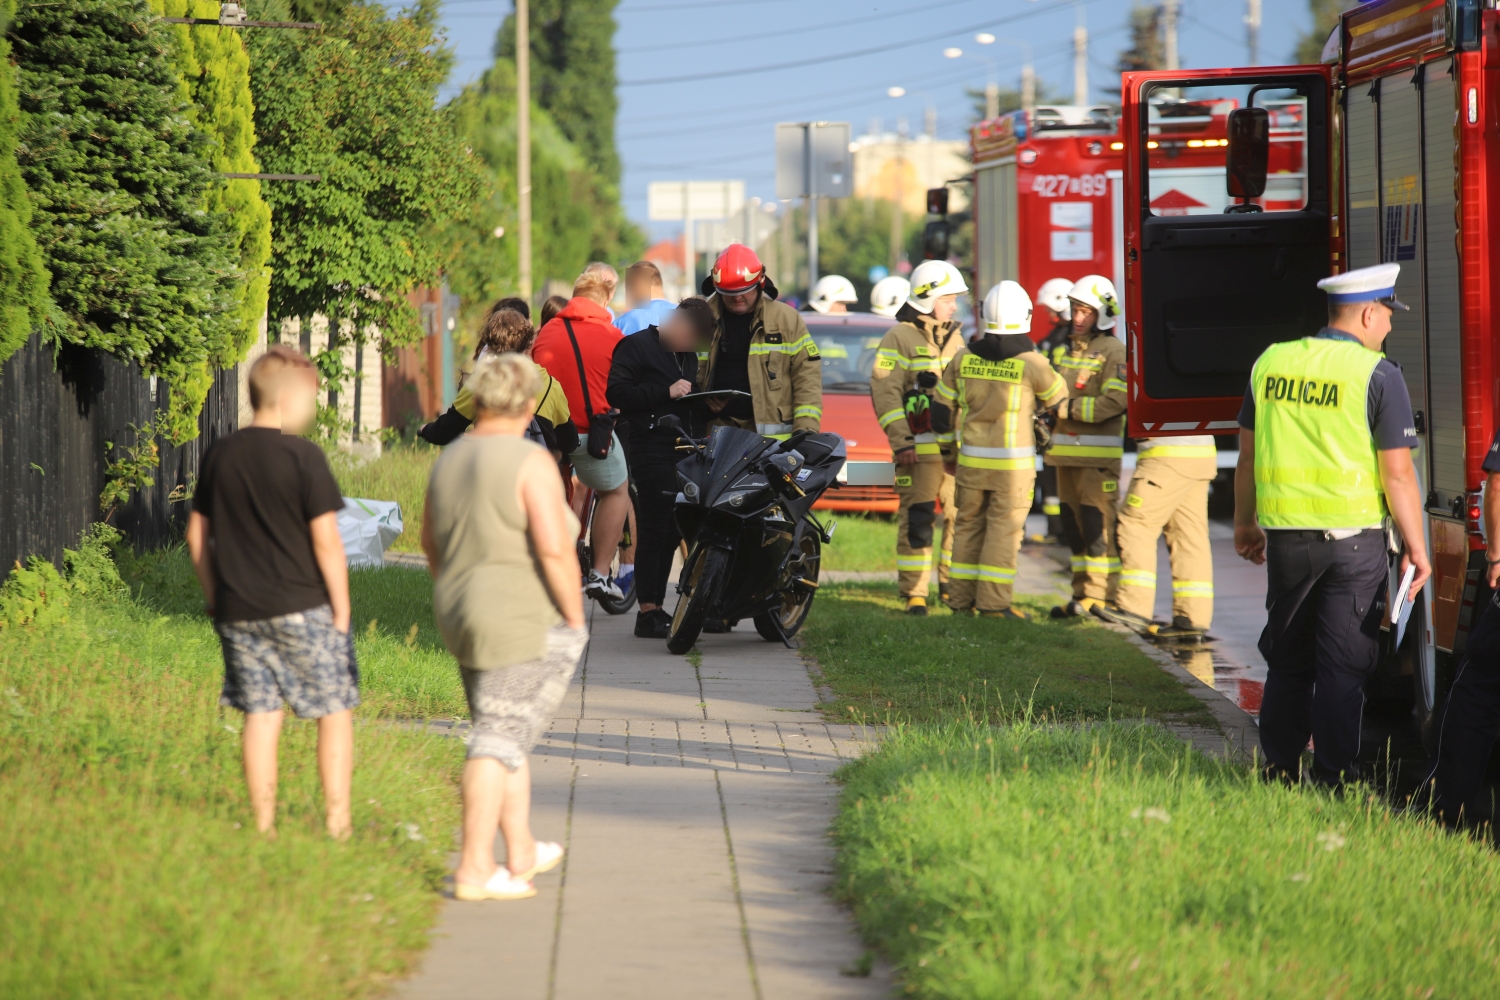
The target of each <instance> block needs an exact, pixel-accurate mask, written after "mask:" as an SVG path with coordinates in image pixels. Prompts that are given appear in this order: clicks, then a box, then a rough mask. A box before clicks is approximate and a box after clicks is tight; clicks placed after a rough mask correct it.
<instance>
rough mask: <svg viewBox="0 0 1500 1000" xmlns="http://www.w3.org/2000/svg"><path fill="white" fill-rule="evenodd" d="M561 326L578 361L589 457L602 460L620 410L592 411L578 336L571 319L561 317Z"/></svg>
mask: <svg viewBox="0 0 1500 1000" xmlns="http://www.w3.org/2000/svg"><path fill="white" fill-rule="evenodd" d="M563 327H564V328H565V329H566V330H567V331H568V339H569V340H570V341H572V342H573V359H574V360H575V361H577V362H578V381H579V382H580V383H581V384H582V385H583V408H584V410H585V411H586V412H587V414H588V419H589V440H588V453H589V456H590V457H591V458H595V459H598V460H599V461H601V462H602V461H604V459H606V458H608V457H609V449H610V446H611V445H612V444H613V443H614V438H615V421H616V420H617V419H618V418H619V416H620V411H619V410H616V409H610V410H608V411H606V412H604V413H595V412H594V401H593V399H592V398H591V397H590V396H589V375H588V372H586V371H585V370H584V368H583V352H582V351H580V350H579V349H578V338H577V337H575V336H574V335H573V321H572V320H570V319H567V318H566V317H564V318H563Z"/></svg>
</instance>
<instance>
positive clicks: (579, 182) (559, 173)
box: [444, 59, 594, 321]
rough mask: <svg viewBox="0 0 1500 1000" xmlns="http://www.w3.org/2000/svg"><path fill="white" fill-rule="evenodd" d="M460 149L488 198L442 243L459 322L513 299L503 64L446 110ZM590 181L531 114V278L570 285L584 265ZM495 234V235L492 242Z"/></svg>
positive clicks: (509, 87) (556, 136)
mask: <svg viewBox="0 0 1500 1000" xmlns="http://www.w3.org/2000/svg"><path fill="white" fill-rule="evenodd" d="M448 113H449V114H450V115H452V116H453V120H454V124H455V127H456V128H457V129H458V131H459V134H460V135H462V136H463V138H464V141H465V142H466V143H467V144H468V145H469V147H470V148H471V149H473V150H474V152H475V154H477V155H478V156H479V158H480V159H481V160H482V161H483V163H484V165H485V168H486V172H487V174H488V176H489V179H490V182H491V185H492V186H491V194H490V197H489V198H487V199H485V200H484V201H481V202H478V203H476V204H475V205H474V206H473V210H472V211H471V212H470V214H469V215H468V216H467V217H465V218H461V219H456V220H454V221H453V222H452V223H451V224H450V226H449V229H448V231H447V233H446V234H445V237H446V238H445V240H444V242H445V243H446V244H447V245H449V246H450V247H451V248H452V252H451V254H450V260H449V264H448V270H447V274H448V284H449V287H450V288H452V290H453V291H454V293H455V294H457V295H458V296H459V297H460V299H462V300H463V303H464V311H465V313H466V315H465V320H466V321H469V320H472V319H473V318H474V316H473V315H472V314H474V313H476V312H477V311H478V310H481V309H483V308H485V307H487V306H488V305H489V304H490V303H491V302H493V301H494V300H495V299H497V298H500V297H501V296H504V295H514V294H515V293H516V276H517V260H516V252H517V244H516V237H515V232H516V75H515V66H514V64H513V63H512V62H511V61H510V60H509V59H496V60H495V63H494V65H492V66H491V67H490V68H489V70H488V71H486V73H485V75H484V76H483V77H482V78H481V79H480V80H478V81H476V82H475V83H471V84H469V85H468V86H467V87H465V88H464V89H463V91H462V92H461V93H460V94H459V95H458V96H457V97H455V98H454V99H453V101H452V103H451V104H450V105H449V107H448ZM593 183H594V178H593V175H592V173H591V171H590V170H589V167H588V164H587V163H586V162H585V161H584V158H583V156H582V154H581V153H580V152H579V150H578V149H577V147H575V146H574V145H573V144H572V143H571V142H569V141H568V139H567V138H566V137H565V136H564V135H563V134H562V130H561V129H559V128H558V127H557V125H556V124H555V123H554V122H553V121H552V119H551V116H550V115H548V114H547V112H546V111H544V110H542V109H541V108H539V107H535V106H533V108H532V112H531V211H532V227H533V230H534V231H535V232H537V233H539V234H545V235H544V237H543V238H542V239H539V240H536V241H535V245H534V258H533V261H532V266H533V268H534V269H535V271H536V273H538V274H542V275H550V276H553V277H560V278H567V279H571V278H572V277H573V276H574V275H576V274H578V273H579V272H580V271H582V270H583V268H584V265H586V264H587V263H588V261H589V257H590V250H591V249H592V246H593V242H592V236H593V217H592V213H591V208H590V206H591V205H592V201H591V198H592V193H593ZM497 229H498V230H499V231H500V232H501V233H502V235H501V236H498V237H497V236H496V235H495V232H496V231H497Z"/></svg>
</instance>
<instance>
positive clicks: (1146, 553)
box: [1115, 458, 1214, 629]
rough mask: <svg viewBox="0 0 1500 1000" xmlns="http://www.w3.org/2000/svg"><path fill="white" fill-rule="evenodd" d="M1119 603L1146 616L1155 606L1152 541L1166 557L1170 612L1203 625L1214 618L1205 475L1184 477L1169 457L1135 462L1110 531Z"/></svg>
mask: <svg viewBox="0 0 1500 1000" xmlns="http://www.w3.org/2000/svg"><path fill="white" fill-rule="evenodd" d="M1115 534H1116V538H1117V539H1118V542H1119V546H1120V599H1119V605H1120V607H1122V608H1124V609H1125V610H1126V611H1129V612H1131V613H1132V614H1137V615H1140V616H1141V617H1142V618H1150V617H1151V613H1152V611H1153V609H1155V607H1156V540H1157V538H1159V537H1161V536H1163V535H1165V536H1166V539H1167V551H1168V552H1169V553H1171V557H1172V615H1173V617H1179V616H1180V617H1183V618H1186V619H1188V620H1189V621H1190V622H1192V624H1193V627H1194V628H1205V629H1206V628H1208V626H1209V625H1210V624H1212V623H1213V618H1214V561H1213V554H1212V552H1211V551H1210V549H1209V545H1208V480H1206V479H1190V478H1189V477H1187V476H1185V475H1183V474H1182V472H1181V471H1179V469H1178V468H1177V466H1176V463H1174V461H1173V459H1171V458H1146V459H1142V460H1141V462H1140V464H1139V465H1138V466H1136V470H1135V476H1134V477H1133V478H1132V479H1131V480H1130V492H1129V493H1127V494H1126V496H1125V503H1124V504H1122V505H1121V506H1120V520H1119V526H1118V527H1117V528H1116V531H1115Z"/></svg>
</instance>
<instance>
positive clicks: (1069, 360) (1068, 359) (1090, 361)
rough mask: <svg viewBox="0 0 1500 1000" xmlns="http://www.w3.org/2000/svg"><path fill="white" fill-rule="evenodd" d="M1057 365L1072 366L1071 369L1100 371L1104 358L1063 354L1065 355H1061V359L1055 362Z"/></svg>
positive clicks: (1061, 366)
mask: <svg viewBox="0 0 1500 1000" xmlns="http://www.w3.org/2000/svg"><path fill="white" fill-rule="evenodd" d="M1057 367H1059V368H1073V369H1076V370H1079V371H1091V372H1097V371H1101V370H1102V369H1103V368H1104V359H1103V358H1081V357H1075V356H1074V355H1072V354H1065V355H1063V357H1062V359H1061V360H1059V361H1058V362H1057Z"/></svg>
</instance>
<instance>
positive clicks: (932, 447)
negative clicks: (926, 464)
mask: <svg viewBox="0 0 1500 1000" xmlns="http://www.w3.org/2000/svg"><path fill="white" fill-rule="evenodd" d="M942 453H943V446H942V445H940V444H938V443H937V442H936V441H923V442H922V443H921V444H919V445H917V454H918V455H941V454H942Z"/></svg>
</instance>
